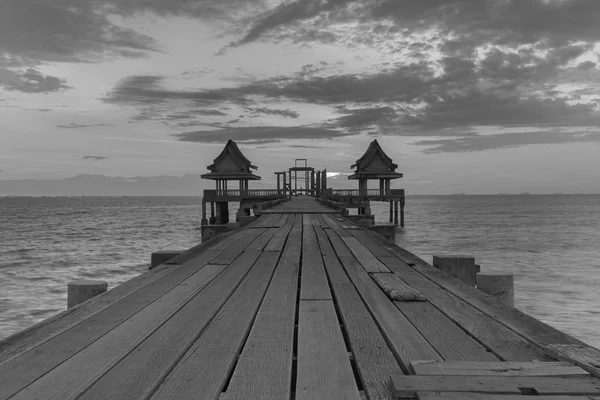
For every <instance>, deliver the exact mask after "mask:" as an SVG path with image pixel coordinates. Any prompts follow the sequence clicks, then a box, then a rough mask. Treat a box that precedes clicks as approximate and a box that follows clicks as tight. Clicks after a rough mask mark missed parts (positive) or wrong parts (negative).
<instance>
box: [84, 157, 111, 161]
mask: <svg viewBox="0 0 600 400" xmlns="http://www.w3.org/2000/svg"><path fill="white" fill-rule="evenodd" d="M81 158H82V159H83V160H94V161H100V160H106V159H107V158H109V157H101V156H83V157H81Z"/></svg>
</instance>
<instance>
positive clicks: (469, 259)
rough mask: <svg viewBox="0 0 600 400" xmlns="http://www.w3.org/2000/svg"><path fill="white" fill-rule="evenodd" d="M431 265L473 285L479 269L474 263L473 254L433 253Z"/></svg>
mask: <svg viewBox="0 0 600 400" xmlns="http://www.w3.org/2000/svg"><path fill="white" fill-rule="evenodd" d="M433 266H434V267H436V268H437V269H439V270H440V271H444V272H445V273H447V274H448V275H451V276H453V277H455V278H457V279H460V280H461V281H463V282H464V283H466V284H467V285H471V286H473V287H474V286H475V283H476V274H477V272H479V269H478V268H477V266H476V265H475V257H473V256H465V255H446V254H434V256H433Z"/></svg>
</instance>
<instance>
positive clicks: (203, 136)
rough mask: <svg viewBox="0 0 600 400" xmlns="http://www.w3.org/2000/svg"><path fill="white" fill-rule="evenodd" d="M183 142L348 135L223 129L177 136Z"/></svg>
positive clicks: (327, 131)
mask: <svg viewBox="0 0 600 400" xmlns="http://www.w3.org/2000/svg"><path fill="white" fill-rule="evenodd" d="M174 136H176V137H178V138H179V140H180V141H182V142H198V143H215V142H217V143H224V142H227V140H229V139H233V140H235V141H240V142H248V141H250V142H256V141H258V140H260V141H265V140H269V141H271V140H280V139H324V138H333V137H343V136H347V134H346V133H344V132H340V131H336V130H334V129H331V128H328V127H310V126H292V127H282V126H251V127H241V128H233V127H229V128H223V129H219V130H211V131H198V132H186V133H179V134H175V135H174ZM263 143H265V142H263Z"/></svg>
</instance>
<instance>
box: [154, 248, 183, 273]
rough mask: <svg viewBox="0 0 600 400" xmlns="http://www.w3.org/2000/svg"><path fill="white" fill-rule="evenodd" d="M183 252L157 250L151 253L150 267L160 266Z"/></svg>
mask: <svg viewBox="0 0 600 400" xmlns="http://www.w3.org/2000/svg"><path fill="white" fill-rule="evenodd" d="M179 253H181V250H160V251H155V252H154V253H152V254H151V255H150V268H148V269H152V268H154V267H157V266H159V265H160V264H164V263H166V262H167V261H169V260H170V259H171V258H173V257H177V256H178V255H179Z"/></svg>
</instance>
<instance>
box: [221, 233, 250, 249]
mask: <svg viewBox="0 0 600 400" xmlns="http://www.w3.org/2000/svg"><path fill="white" fill-rule="evenodd" d="M250 232H251V230H250V229H240V230H236V231H231V232H226V233H222V234H221V235H218V236H217V237H219V236H222V235H226V234H228V233H231V235H230V236H228V237H227V238H226V239H224V240H222V241H220V242H218V243H216V244H214V245H213V246H212V248H211V249H212V250H221V251H222V250H225V249H227V248H228V247H230V246H231V245H232V244H234V243H235V242H237V241H238V240H240V239H241V238H242V237H244V236H246V235H248V234H249V233H250Z"/></svg>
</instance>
